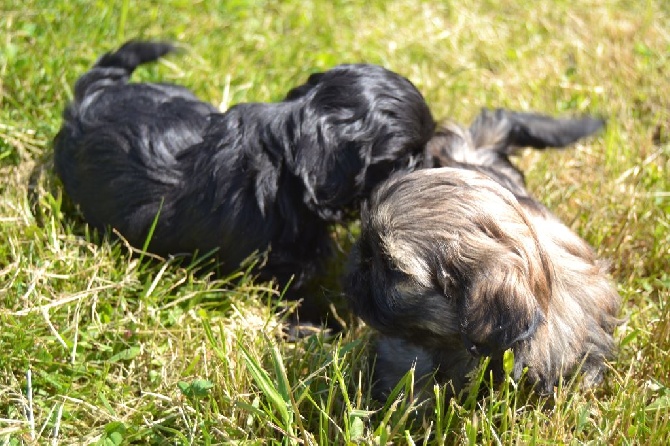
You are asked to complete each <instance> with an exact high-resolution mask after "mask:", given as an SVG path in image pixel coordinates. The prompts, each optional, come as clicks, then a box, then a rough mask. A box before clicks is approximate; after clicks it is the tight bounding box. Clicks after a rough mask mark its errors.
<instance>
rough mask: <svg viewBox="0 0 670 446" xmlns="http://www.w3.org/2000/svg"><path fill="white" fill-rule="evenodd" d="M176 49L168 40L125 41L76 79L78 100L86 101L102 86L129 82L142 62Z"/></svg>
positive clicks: (154, 59)
mask: <svg viewBox="0 0 670 446" xmlns="http://www.w3.org/2000/svg"><path fill="white" fill-rule="evenodd" d="M175 50H176V48H175V46H174V45H172V44H171V43H168V42H148V41H139V40H130V41H128V42H126V43H125V44H123V45H122V46H121V48H119V49H118V50H116V51H112V52H109V53H106V54H104V55H103V56H102V57H100V59H98V61H97V62H96V63H95V65H94V66H93V68H92V69H91V70H90V71H88V72H87V73H86V74H84V75H83V76H82V77H80V78H79V80H77V83H76V84H75V87H74V88H75V91H74V96H75V103H79V102H81V101H83V100H84V98H86V96H88V95H90V94H92V93H93V92H95V91H97V90H99V89H100V88H105V87H108V86H111V85H115V84H119V83H126V82H128V79H129V78H130V75H131V74H132V73H133V71H135V68H137V67H138V66H139V65H142V64H145V63H149V62H154V61H156V60H158V59H160V58H161V57H162V56H164V55H166V54H168V53H171V52H174V51H175Z"/></svg>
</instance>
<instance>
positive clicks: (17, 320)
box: [0, 0, 670, 445]
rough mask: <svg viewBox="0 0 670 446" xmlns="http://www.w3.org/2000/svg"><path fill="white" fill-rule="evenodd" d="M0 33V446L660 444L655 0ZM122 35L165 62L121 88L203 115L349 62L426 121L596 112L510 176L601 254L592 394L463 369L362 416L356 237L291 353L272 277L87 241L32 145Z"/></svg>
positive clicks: (18, 19) (668, 87) (663, 305)
mask: <svg viewBox="0 0 670 446" xmlns="http://www.w3.org/2000/svg"><path fill="white" fill-rule="evenodd" d="M0 30H1V31H0V40H1V43H0V445H33V444H51V445H66V444H92V443H99V444H104V445H118V444H177V445H182V444H320V445H326V444H351V443H354V444H355V443H361V444H438V445H441V444H523V445H525V444H567V443H570V444H573V443H575V444H581V443H590V444H624V445H629V444H645V445H646V444H652V445H654V444H659V445H664V444H668V441H669V439H670V353H669V352H670V310H669V308H670V305H669V304H670V173H669V172H670V3H668V2H667V1H664V0H643V1H637V2H633V1H628V0H619V1H617V0H585V1H582V2H572V1H566V0H555V1H552V0H535V1H531V0H521V1H510V0H500V1H492V0H472V1H466V0H451V1H419V0H414V1H410V0H399V1H392V0H389V1H385V0H371V1H353V0H351V1H332V2H331V1H325V0H323V1H321V0H301V1H298V0H287V1H281V2H277V1H275V2H273V1H262V0H258V1H252V0H250V1H245V0H230V1H224V0H202V1H184V0H168V1H161V2H154V1H151V2H150V1H144V2H140V1H138V2H131V1H115V0H110V1H97V0H96V1H84V0H81V1H74V0H24V1H21V2H18V1H11V0H0ZM136 37H143V38H154V39H159V38H160V39H169V40H173V41H175V42H179V43H180V45H182V46H184V47H185V51H184V52H183V53H182V54H180V55H175V56H171V57H169V58H167V59H166V60H163V61H161V62H160V63H158V64H155V65H150V66H146V67H142V68H140V69H139V70H138V71H137V72H136V74H135V76H134V79H137V80H147V81H149V80H150V81H169V82H176V83H179V84H182V85H185V86H187V87H189V88H191V89H192V90H194V91H195V92H196V93H197V94H198V95H199V96H200V97H201V98H203V99H204V100H207V101H210V102H212V103H214V104H216V105H217V106H220V107H221V108H222V109H225V108H227V107H228V106H230V105H232V104H235V103H238V102H243V101H275V100H279V99H281V98H282V97H283V95H284V94H285V93H286V92H287V91H288V89H289V88H290V87H292V86H294V85H296V84H298V83H300V82H302V81H304V80H305V79H306V78H307V76H308V74H309V73H312V72H314V71H319V70H324V69H328V68H330V67H333V66H334V65H337V64H339V63H344V62H361V61H365V62H371V63H377V64H381V65H384V66H386V67H388V68H390V69H392V70H394V71H397V72H399V73H401V74H403V75H404V76H406V77H408V78H409V79H410V80H411V81H413V82H414V83H415V84H416V85H417V87H418V88H419V89H420V90H421V91H422V93H423V94H424V95H425V97H426V100H427V101H428V103H429V104H430V106H431V108H432V110H433V113H434V115H435V116H436V117H437V118H438V119H446V118H449V119H454V120H457V121H460V122H463V123H469V122H470V120H471V119H473V118H474V116H476V114H477V113H478V112H479V109H480V108H481V107H507V108H512V109H515V110H523V111H540V112H544V113H548V114H552V115H559V116H568V115H580V114H587V113H588V114H594V115H600V116H604V117H606V118H607V121H608V124H607V128H606V131H605V132H603V133H602V134H599V135H597V136H596V137H593V138H590V139H587V140H584V141H582V142H581V143H580V144H577V145H576V146H574V147H571V148H569V149H566V150H563V151H558V150H555V151H551V150H549V151H543V152H537V151H536V152H531V151H526V152H524V153H523V154H522V155H521V156H520V157H519V158H518V160H517V161H518V163H519V164H520V165H521V166H522V167H523V169H524V170H525V172H526V174H527V180H528V184H529V188H530V189H531V190H532V192H533V194H534V195H535V196H536V197H538V198H539V199H540V200H542V201H543V202H544V203H545V204H546V205H547V206H548V207H549V208H550V209H551V210H552V211H554V212H555V213H556V214H557V215H558V216H559V217H560V218H561V219H562V220H563V221H564V222H566V223H567V224H568V225H569V226H570V227H571V228H572V229H573V230H574V231H576V232H577V233H578V234H580V235H581V236H582V237H584V238H585V239H586V240H587V241H588V242H589V243H591V244H592V245H593V246H595V247H596V249H597V251H598V253H599V254H600V255H601V256H602V257H604V258H607V259H609V260H610V261H611V265H612V268H611V271H612V276H613V278H614V279H615V280H616V282H617V284H618V289H619V292H620V294H621V296H622V298H623V306H622V309H621V317H622V319H623V323H622V325H621V327H620V328H619V329H618V331H617V341H618V343H619V351H618V354H617V356H616V359H615V360H614V361H612V362H611V364H610V370H609V372H608V373H607V375H606V378H605V380H604V382H603V383H602V384H601V385H600V386H599V387H598V388H596V389H594V390H593V391H583V390H579V387H578V386H577V385H575V383H573V382H565V383H563V384H562V385H561V386H559V387H557V388H556V389H555V392H554V394H553V395H551V396H549V397H538V396H537V395H535V394H534V393H533V392H529V391H528V389H527V388H526V387H524V386H523V384H522V383H517V382H514V381H513V380H511V379H510V378H508V379H506V380H505V381H504V382H503V383H501V384H499V385H494V386H489V385H487V382H488V377H487V376H486V375H485V374H484V373H483V372H481V373H480V374H479V375H477V376H473V381H472V382H473V389H472V391H471V392H470V394H467V395H464V396H463V397H462V398H458V399H452V400H445V398H444V389H440V388H435V389H431V390H430V392H431V393H433V394H434V395H435V398H434V401H435V404H434V405H432V406H426V407H418V408H417V407H416V406H415V404H414V403H412V402H411V398H410V397H411V394H412V391H413V389H412V388H411V385H410V384H409V381H408V382H407V383H406V385H405V386H404V387H403V386H401V387H400V388H399V390H400V391H399V392H398V394H397V395H395V396H396V397H395V398H391V399H390V400H389V401H386V402H378V401H375V400H374V399H373V398H372V397H371V395H370V374H371V365H372V363H373V361H374V357H373V356H372V355H371V354H370V350H369V348H370V346H371V344H372V341H373V339H374V334H373V333H372V332H371V330H370V329H369V328H367V327H365V326H364V325H363V324H360V323H356V321H354V320H353V318H352V317H351V315H350V314H349V313H348V312H347V309H346V306H345V305H344V304H343V303H342V302H341V299H338V296H339V289H338V275H339V272H340V271H341V264H342V261H343V259H344V257H345V255H346V250H347V249H348V247H349V246H350V245H351V241H352V239H354V238H355V236H356V232H357V225H356V224H354V225H352V226H351V227H348V228H334V236H335V237H337V239H338V241H339V245H340V246H341V251H342V253H341V254H340V256H339V257H338V258H337V259H335V260H334V262H333V265H332V268H331V271H332V273H331V274H329V277H327V278H325V279H324V280H323V281H322V282H321V283H319V284H318V286H315V287H314V288H313V291H312V293H314V294H318V296H317V297H329V298H332V299H333V300H334V306H335V307H336V308H337V313H338V314H339V316H340V317H341V319H342V321H343V322H344V323H345V325H346V327H345V330H344V331H343V332H342V333H341V334H339V335H337V336H333V335H331V334H329V333H323V332H322V333H316V334H315V335H313V336H310V337H305V338H304V339H300V340H297V341H293V342H288V341H287V340H286V339H285V338H284V337H283V336H282V333H283V326H284V324H283V321H284V319H285V316H286V314H287V312H289V311H291V307H290V306H286V305H284V304H282V303H281V300H280V299H278V297H279V295H280V290H277V289H276V287H275V286H274V285H273V284H272V283H261V282H258V281H255V280H254V278H253V277H252V276H251V275H250V274H249V273H248V272H247V270H245V269H241V270H240V271H239V273H236V274H234V275H231V276H229V277H220V276H216V275H214V274H213V273H210V272H209V271H210V270H212V266H211V264H210V262H208V261H207V259H203V260H202V261H200V262H193V263H188V264H187V263H184V262H181V263H180V262H177V261H176V260H175V259H169V260H161V259H155V258H152V257H151V256H149V255H141V254H138V253H136V252H133V251H132V250H131V249H130V248H129V247H128V246H126V245H125V244H123V243H122V242H119V241H114V240H112V239H109V238H104V237H100V236H99V235H98V234H95V233H92V232H91V231H89V229H88V228H87V226H86V224H85V223H84V221H83V220H82V218H81V216H80V215H79V214H78V213H77V210H76V209H75V207H74V206H73V205H72V203H71V202H70V201H69V200H68V198H67V197H66V196H65V195H64V193H63V190H62V187H61V186H60V184H59V182H58V180H57V179H56V178H55V176H54V173H53V162H52V149H51V140H52V138H53V137H54V135H55V134H56V132H57V131H58V128H59V125H60V115H61V112H62V110H63V108H64V107H65V105H66V103H67V102H68V100H69V99H70V98H71V97H72V86H73V84H74V82H75V80H76V79H77V77H78V76H80V75H81V74H83V73H84V72H85V71H86V70H87V69H88V68H89V67H90V66H91V65H92V64H93V63H94V61H95V60H96V58H97V57H98V56H99V55H101V54H102V53H104V52H105V51H108V50H110V49H113V48H115V47H117V46H119V45H120V44H121V43H123V42H124V40H126V39H129V38H136ZM480 370H483V368H481V369H480ZM477 389H479V390H480V391H478V390H477ZM482 389H483V390H482Z"/></svg>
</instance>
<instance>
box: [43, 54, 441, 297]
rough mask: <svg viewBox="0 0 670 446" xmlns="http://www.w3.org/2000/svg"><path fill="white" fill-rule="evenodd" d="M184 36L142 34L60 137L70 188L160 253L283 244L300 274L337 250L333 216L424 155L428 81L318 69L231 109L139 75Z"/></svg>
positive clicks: (270, 265)
mask: <svg viewBox="0 0 670 446" xmlns="http://www.w3.org/2000/svg"><path fill="white" fill-rule="evenodd" d="M173 49H174V48H173V47H172V45H170V44H167V43H160V42H139V41H131V42H128V43H126V44H125V45H123V46H122V47H121V48H120V49H119V50H118V51H116V52H112V53H109V54H106V55H104V56H103V57H102V58H101V59H100V60H99V61H98V62H97V63H96V64H95V66H94V67H93V69H91V70H90V71H89V72H88V73H86V74H84V75H83V76H82V77H81V78H80V79H79V80H78V81H77V83H76V86H75V99H74V101H73V102H72V103H71V104H70V105H69V106H68V107H67V109H66V111H65V113H64V123H63V126H62V128H61V130H60V132H59V133H58V135H57V136H56V138H55V142H54V149H55V164H56V171H57V173H58V175H59V176H60V178H61V180H62V182H63V184H64V186H65V190H66V192H67V193H68V194H69V195H70V197H71V198H72V199H73V200H74V201H75V202H76V203H77V204H78V205H79V207H80V208H81V210H82V212H83V214H84V216H85V218H86V220H87V221H88V222H89V223H90V224H91V225H92V226H94V227H95V228H98V229H100V230H108V229H109V228H114V229H116V230H118V231H119V233H120V234H122V236H123V237H124V238H126V239H127V240H128V241H129V242H130V243H131V244H132V245H134V246H137V247H142V246H143V244H144V242H145V240H146V239H147V236H148V234H149V231H150V228H151V226H152V223H153V222H154V220H156V227H155V231H154V232H153V236H152V237H151V240H150V243H149V245H148V250H149V251H151V252H154V253H156V254H159V255H169V254H179V253H189V254H191V253H194V252H199V253H206V252H209V251H212V250H216V252H217V254H216V255H217V256H218V260H219V261H220V262H221V265H222V271H223V272H226V271H231V270H234V269H236V268H238V267H239V265H240V263H241V262H242V261H244V260H245V259H246V258H247V257H248V256H250V255H251V254H253V253H254V252H257V251H258V252H263V251H266V250H268V249H269V250H270V251H269V255H268V258H267V262H266V263H265V264H264V266H263V268H262V271H261V273H262V276H263V277H266V278H271V277H274V278H277V279H278V280H279V281H280V283H282V284H286V283H287V282H288V281H289V279H290V278H291V277H292V276H294V277H295V281H294V284H295V285H300V284H302V283H303V281H304V280H305V279H307V278H309V277H310V276H312V275H313V274H314V273H315V270H317V268H318V267H319V266H320V265H321V263H322V261H323V260H324V258H325V257H326V256H327V255H328V253H329V252H330V242H331V240H330V236H329V224H331V223H334V222H341V221H343V220H345V219H346V218H347V217H348V216H349V215H352V214H353V213H354V212H356V211H357V210H358V206H359V202H360V201H361V200H362V199H364V198H365V197H366V196H367V195H368V194H369V192H370V190H371V189H372V188H373V187H374V186H375V185H376V184H377V183H379V182H380V181H382V180H384V179H385V178H387V177H388V176H389V175H390V174H391V173H392V172H393V171H397V170H403V169H413V168H414V167H415V166H417V165H419V164H420V163H423V159H422V157H423V150H424V147H425V145H426V143H427V141H428V140H429V138H430V137H431V136H432V134H433V131H434V128H435V124H434V121H433V119H432V116H431V113H430V111H429V109H428V107H427V105H426V103H425V101H424V99H423V97H422V96H421V94H420V93H419V92H418V90H417V89H416V88H415V87H414V86H413V85H412V84H411V83H410V82H409V81H408V80H407V79H405V78H403V77H401V76H399V75H398V74H395V73H393V72H391V71H388V70H386V69H384V68H381V67H378V66H374V65H365V64H357V65H341V66H338V67H336V68H333V69H332V70H329V71H327V72H324V73H318V74H314V75H312V76H310V77H309V79H308V81H307V82H306V83H305V84H304V85H301V86H299V87H297V88H295V89H293V90H291V91H290V92H289V93H288V95H287V96H286V98H285V99H284V100H283V101H281V102H278V103H269V104H268V103H246V104H239V105H237V106H234V107H232V108H231V109H230V110H228V111H227V112H225V113H218V112H217V110H216V109H215V108H214V107H212V106H211V105H209V104H207V103H204V102H202V101H200V100H198V99H197V98H196V97H195V96H194V95H193V94H192V93H191V92H190V91H188V90H187V89H185V88H183V87H180V86H176V85H170V84H161V83H130V82H129V77H130V75H131V73H132V72H133V70H134V69H135V68H136V67H137V66H138V65H140V64H142V63H146V62H151V61H154V60H156V59H158V58H159V57H161V56H163V55H164V54H167V53H169V52H170V51H172V50H173Z"/></svg>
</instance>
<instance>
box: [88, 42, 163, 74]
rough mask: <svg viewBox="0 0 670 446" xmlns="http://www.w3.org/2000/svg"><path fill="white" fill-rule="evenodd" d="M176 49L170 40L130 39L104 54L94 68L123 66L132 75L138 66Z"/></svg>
mask: <svg viewBox="0 0 670 446" xmlns="http://www.w3.org/2000/svg"><path fill="white" fill-rule="evenodd" d="M175 50H176V48H175V46H174V45H173V44H171V43H169V42H147V41H141V40H130V41H128V42H126V43H125V44H123V46H121V48H119V49H118V50H116V51H113V52H109V53H107V54H105V55H103V56H102V57H101V58H100V59H98V61H97V62H96V64H95V65H94V67H93V68H94V69H95V68H122V69H123V70H125V71H126V72H127V73H128V75H130V74H132V72H133V71H135V68H137V67H138V66H140V65H142V64H145V63H149V62H154V61H156V60H158V59H160V58H161V57H163V56H165V55H166V54H168V53H171V52H174V51H175Z"/></svg>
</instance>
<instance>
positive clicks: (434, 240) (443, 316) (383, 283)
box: [347, 168, 620, 391]
mask: <svg viewBox="0 0 670 446" xmlns="http://www.w3.org/2000/svg"><path fill="white" fill-rule="evenodd" d="M347 292H348V295H349V298H350V299H351V301H352V305H353V307H354V309H355V310H356V311H357V313H358V314H359V315H360V316H361V317H362V318H363V319H364V320H365V321H366V322H368V323H369V324H370V325H371V326H373V327H375V328H377V329H378V330H380V332H381V333H382V336H383V339H382V341H381V342H380V346H381V347H380V348H379V351H378V354H379V355H380V363H381V364H389V363H392V362H393V361H394V360H395V359H396V358H395V357H397V358H404V359H402V361H401V360H400V359H399V361H400V362H402V363H403V364H404V365H405V366H406V364H407V363H409V362H411V361H410V360H409V359H408V357H409V356H412V355H414V357H415V358H416V360H418V361H419V362H421V363H422V364H419V365H418V367H419V368H420V369H421V370H423V369H425V368H426V367H432V368H433V369H437V370H438V376H440V375H441V376H440V377H441V379H442V380H444V381H446V380H450V381H452V382H453V383H454V384H455V385H457V386H458V385H459V384H460V383H462V382H463V381H464V374H465V373H466V371H467V370H469V369H470V368H471V367H472V366H473V361H472V360H471V359H468V358H472V356H470V355H467V354H465V355H464V354H463V353H464V352H470V353H471V354H472V355H473V356H475V357H476V356H479V355H490V356H492V358H493V359H494V361H493V362H494V363H495V361H496V360H497V359H499V358H500V357H501V355H502V352H503V351H504V350H505V349H508V348H511V349H512V350H513V351H514V353H515V358H516V362H515V376H517V377H518V376H520V375H521V373H522V370H523V369H524V367H528V377H529V379H530V381H531V382H533V383H536V384H537V385H538V386H539V387H540V389H541V390H543V391H550V390H551V389H552V387H553V386H554V385H555V384H556V383H557V381H558V380H559V378H560V377H562V376H567V375H571V374H573V373H574V372H576V371H577V370H579V369H580V368H581V370H582V371H583V372H584V375H585V379H584V382H585V383H586V384H587V385H592V384H594V383H597V382H598V381H600V379H601V377H602V371H603V369H604V361H605V360H606V359H607V358H610V357H611V356H612V353H613V350H614V340H613V336H612V334H613V331H614V328H615V326H616V325H617V319H616V316H617V313H618V311H619V306H620V297H619V295H618V294H617V291H616V289H615V286H614V284H613V282H612V281H611V279H610V278H609V277H608V274H607V267H606V264H605V263H604V262H602V261H600V260H598V259H597V257H596V255H595V253H594V251H593V249H592V248H591V247H590V246H589V245H588V244H587V243H586V242H584V241H583V240H582V239H581V238H579V237H578V236H577V235H576V234H575V233H574V232H572V231H571V230H570V229H569V228H567V227H566V226H565V225H563V224H562V223H561V222H560V221H559V220H558V219H556V218H555V217H554V216H553V215H552V214H551V213H550V212H549V211H548V210H547V209H546V208H544V207H543V206H542V205H541V204H540V203H538V202H536V201H534V200H533V199H531V198H529V197H528V195H527V194H524V195H515V194H513V193H512V192H510V191H509V190H507V189H505V188H504V187H502V186H501V185H500V184H498V182H496V181H494V180H493V179H491V178H490V177H488V176H486V175H484V174H482V173H479V172H475V171H469V170H465V169H454V168H439V169H427V170H423V171H418V172H414V173H410V174H407V175H404V176H401V177H396V178H392V179H391V180H389V181H388V182H387V183H385V184H384V185H383V186H381V187H380V188H379V189H378V190H377V191H376V192H375V194H373V197H372V198H371V201H370V204H369V207H368V209H367V210H366V211H365V212H364V213H363V218H362V233H361V239H360V241H359V243H358V245H357V247H356V248H355V250H354V253H353V254H352V261H351V268H350V272H349V274H348V277H347ZM387 336H388V338H386V337H387ZM403 345H405V346H406V348H405V350H406V352H407V353H406V354H405V355H404V356H403V355H401V354H399V353H398V351H399V350H402V349H403ZM389 346H392V347H393V348H390V347H389ZM417 350H418V351H423V354H417V353H416V351H417ZM389 351H393V352H395V353H393V354H394V355H395V357H392V358H389V357H387V355H388V353H387V352H389ZM455 352H457V353H455ZM426 358H431V359H430V360H428V359H426ZM426 364H428V365H426ZM422 367H423V368H422ZM402 368H404V369H405V371H406V367H401V369H402ZM376 374H377V376H378V378H379V379H380V380H381V381H380V382H381V383H382V385H388V383H390V382H393V380H394V379H395V380H397V379H398V378H400V377H401V376H402V374H399V371H398V370H397V367H396V368H392V367H385V368H384V369H380V368H379V367H378V368H377V370H376Z"/></svg>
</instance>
